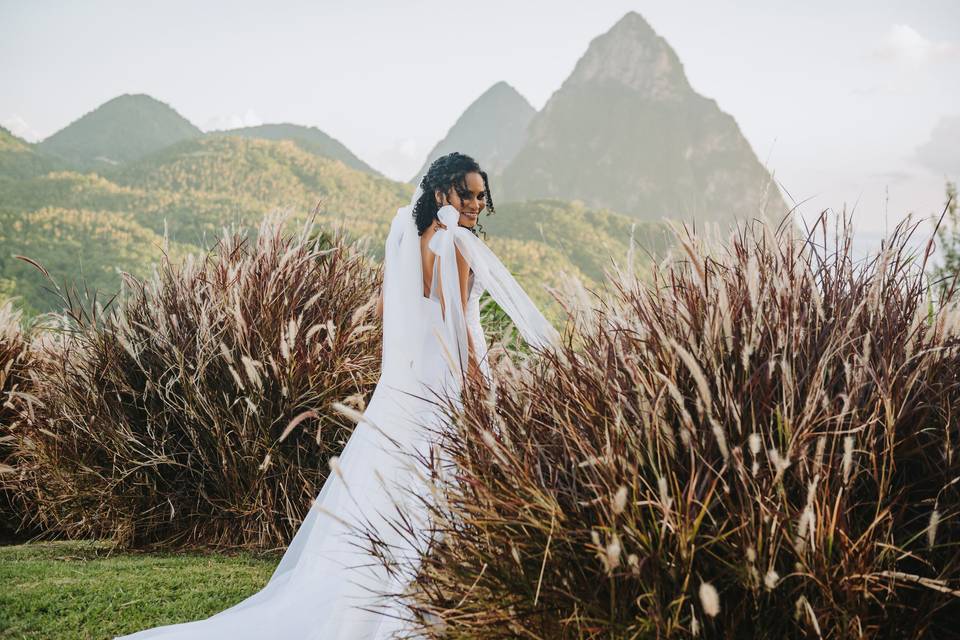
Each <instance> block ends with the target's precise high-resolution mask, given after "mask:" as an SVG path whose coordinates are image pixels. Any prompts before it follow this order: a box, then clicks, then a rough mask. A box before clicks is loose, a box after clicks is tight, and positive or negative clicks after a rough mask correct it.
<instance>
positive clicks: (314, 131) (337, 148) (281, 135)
mask: <svg viewBox="0 0 960 640" xmlns="http://www.w3.org/2000/svg"><path fill="white" fill-rule="evenodd" d="M213 135H228V136H236V137H239V138H259V139H261V140H290V141H292V142H294V143H296V145H297V146H298V147H300V148H301V149H303V150H304V151H307V152H309V153H312V154H314V155H317V156H320V157H322V158H327V159H330V160H339V161H340V162H342V163H343V164H345V165H347V166H348V167H350V168H352V169H357V170H358V171H363V172H365V173H369V174H372V175H375V176H380V175H381V174H380V172H379V171H377V170H376V169H374V168H373V167H371V166H370V165H368V164H367V163H366V162H364V161H363V160H361V159H360V158H358V157H357V156H356V155H354V153H353V152H352V151H350V150H349V149H348V148H347V147H345V146H344V145H343V144H342V143H341V142H340V141H339V140H335V139H334V138H331V137H330V136H328V135H327V134H326V133H324V132H323V131H321V130H320V129H318V128H316V127H304V126H301V125H297V124H262V125H259V126H256V127H244V128H241V129H229V130H227V131H219V132H215V133H214V134H213Z"/></svg>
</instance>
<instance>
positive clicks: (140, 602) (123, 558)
mask: <svg viewBox="0 0 960 640" xmlns="http://www.w3.org/2000/svg"><path fill="white" fill-rule="evenodd" d="M278 561H279V555H273V556H263V555H261V556H257V555H254V554H250V553H244V554H231V555H226V554H223V553H217V554H213V553H189V554H186V553H181V554H169V553H151V554H143V553H126V552H123V553H121V552H113V553H110V551H109V546H108V545H106V544H104V543H94V542H89V543H85V542H41V543H32V544H25V545H10V546H0V638H2V639H3V640H14V639H17V640H21V639H22V640H27V639H30V640H40V639H43V640H48V639H52V638H56V639H58V640H61V639H62V640H79V639H81V638H82V639H84V640H102V639H110V638H112V637H114V636H115V635H118V634H123V633H131V632H133V631H138V630H140V629H145V628H147V627H154V626H157V625H160V624H169V623H172V622H183V621H186V620H195V619H198V618H205V617H208V616H210V615H213V614H214V613H217V612H218V611H221V610H223V609H225V608H227V607H228V606H230V605H232V604H234V603H236V602H239V601H240V600H242V599H243V598H244V597H246V596H248V595H250V594H252V593H254V592H256V591H257V590H259V589H260V588H261V587H263V585H265V584H266V583H267V580H268V579H269V578H270V574H272V573H273V569H274V567H275V566H276V564H277V562H278Z"/></svg>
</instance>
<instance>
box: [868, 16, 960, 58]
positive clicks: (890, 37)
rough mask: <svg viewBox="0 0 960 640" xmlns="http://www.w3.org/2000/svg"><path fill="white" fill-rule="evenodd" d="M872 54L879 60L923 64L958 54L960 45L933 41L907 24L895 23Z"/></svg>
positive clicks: (959, 54) (959, 53)
mask: <svg viewBox="0 0 960 640" xmlns="http://www.w3.org/2000/svg"><path fill="white" fill-rule="evenodd" d="M873 56H874V57H875V58H877V59H880V60H888V61H890V60H892V61H896V62H906V63H912V64H923V63H926V62H934V61H937V60H943V59H947V58H954V57H958V56H960V45H958V44H957V43H956V42H948V41H942V42H934V41H932V40H930V39H928V38H926V37H925V36H924V35H923V34H921V33H920V32H919V31H917V30H916V29H914V28H913V27H911V26H910V25H908V24H895V25H893V26H892V27H890V30H889V31H888V32H887V35H886V37H885V38H884V40H883V43H882V44H881V45H880V46H879V47H878V48H877V49H875V50H874V52H873Z"/></svg>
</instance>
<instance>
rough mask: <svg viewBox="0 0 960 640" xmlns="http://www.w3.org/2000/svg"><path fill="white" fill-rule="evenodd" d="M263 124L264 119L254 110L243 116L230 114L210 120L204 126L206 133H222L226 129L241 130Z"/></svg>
mask: <svg viewBox="0 0 960 640" xmlns="http://www.w3.org/2000/svg"><path fill="white" fill-rule="evenodd" d="M261 124H263V118H261V117H260V116H259V115H257V112H256V111H254V110H253V109H247V111H246V112H245V113H244V114H243V115H237V114H230V115H219V116H213V117H212V118H209V119H208V120H207V121H206V123H205V124H204V126H203V130H204V131H222V130H224V129H241V128H243V127H257V126H260V125H261Z"/></svg>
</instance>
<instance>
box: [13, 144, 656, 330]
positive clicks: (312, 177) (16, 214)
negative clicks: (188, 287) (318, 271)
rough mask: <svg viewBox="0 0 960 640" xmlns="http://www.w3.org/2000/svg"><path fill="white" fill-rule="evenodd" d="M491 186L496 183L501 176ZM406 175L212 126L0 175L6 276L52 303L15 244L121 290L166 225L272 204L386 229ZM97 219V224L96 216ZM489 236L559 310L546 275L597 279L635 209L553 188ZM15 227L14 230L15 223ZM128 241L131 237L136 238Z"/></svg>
mask: <svg viewBox="0 0 960 640" xmlns="http://www.w3.org/2000/svg"><path fill="white" fill-rule="evenodd" d="M493 189H494V192H495V194H496V189H497V185H496V183H494V184H493ZM410 194H411V187H410V185H408V184H404V183H400V182H394V181H392V180H389V179H387V178H383V177H378V176H374V175H371V174H369V173H367V172H363V171H359V170H356V169H352V168H350V167H347V166H346V165H344V163H342V162H340V161H337V160H330V159H327V158H323V157H320V156H317V155H315V154H313V153H309V152H307V151H304V150H303V148H301V147H300V146H299V145H297V144H296V143H294V142H291V141H287V140H282V141H269V140H261V139H247V138H238V137H231V136H223V135H219V136H203V137H199V138H194V139H191V140H185V141H182V142H179V143H176V144H174V145H171V146H169V147H167V148H165V149H162V150H160V151H157V152H155V153H152V154H149V155H148V156H145V157H143V158H141V159H139V160H136V161H133V162H129V163H127V164H125V165H123V166H121V167H116V168H112V169H110V170H107V171H104V172H102V175H98V174H93V173H88V174H81V173H77V172H71V171H56V172H50V173H48V174H46V175H42V176H35V177H32V178H25V179H21V180H5V181H0V216H2V218H0V226H2V227H3V229H4V230H5V233H4V234H3V236H2V237H0V259H2V260H3V261H2V262H0V278H5V279H6V281H7V282H9V281H10V280H11V279H12V280H13V281H15V284H16V293H17V294H19V295H22V296H24V297H25V300H26V302H27V303H28V305H30V308H32V309H36V310H41V311H45V310H48V309H51V308H53V307H52V305H53V304H54V302H55V301H54V300H53V298H51V297H50V296H48V295H44V294H43V291H42V283H41V281H40V280H41V278H40V277H39V275H38V274H31V272H32V271H35V269H33V268H32V267H29V265H26V263H23V262H22V261H12V260H11V255H12V254H14V253H16V254H20V255H26V256H29V257H31V258H34V259H37V260H38V261H40V262H41V263H43V264H45V265H47V266H48V268H49V269H50V271H51V273H52V274H54V276H55V278H56V279H57V281H58V282H59V281H60V279H62V277H64V276H68V277H71V278H72V277H76V276H77V275H78V274H80V273H81V270H80V264H81V263H82V265H83V269H82V274H84V276H85V277H88V278H89V279H90V280H91V282H93V283H94V284H95V285H96V286H98V287H100V288H102V289H104V290H106V291H116V290H117V288H118V287H119V282H120V277H119V272H118V270H126V271H130V272H131V273H135V274H138V275H143V274H146V273H148V272H149V268H148V264H149V262H150V261H151V260H152V259H155V258H158V257H159V255H160V254H159V249H158V247H159V245H160V241H161V239H162V238H163V237H164V235H166V237H168V238H169V239H170V240H171V242H172V243H173V245H174V247H175V248H176V251H178V252H180V253H181V254H182V253H185V252H186V251H188V250H190V249H191V248H192V247H200V246H209V244H210V243H211V242H212V241H213V240H214V239H215V238H216V237H218V236H219V235H220V234H221V229H222V227H223V225H225V224H231V223H239V224H252V225H255V224H257V223H258V222H259V221H260V219H261V218H262V216H263V215H264V214H265V213H268V212H270V211H272V210H275V209H277V208H283V207H287V208H290V209H291V210H292V216H291V223H292V224H299V223H302V222H303V221H304V220H306V219H307V217H308V216H309V215H310V214H311V212H312V211H313V210H314V209H315V208H317V206H318V204H319V208H318V209H317V211H318V213H317V220H318V221H319V222H321V223H324V224H330V225H336V226H341V227H342V228H344V229H345V230H346V231H347V232H348V233H349V234H351V235H352V236H354V237H357V238H360V237H365V238H368V239H369V245H368V248H369V251H370V252H371V253H372V254H373V255H374V256H376V257H378V258H379V257H381V256H382V253H383V242H384V240H385V239H386V234H387V231H388V228H389V224H390V221H391V220H392V219H393V216H394V214H395V213H396V210H397V208H398V207H400V206H403V205H404V204H406V203H407V202H409V199H410ZM98 223H99V224H98ZM482 224H483V228H484V230H485V232H486V241H487V242H488V243H489V244H490V246H491V247H492V248H493V249H494V251H495V252H497V254H498V255H500V257H501V259H502V260H503V261H504V263H505V264H506V265H507V266H508V267H509V268H510V269H511V271H513V273H515V274H516V275H517V277H518V279H519V280H520V281H521V282H522V283H523V284H524V286H525V287H526V288H527V289H528V291H530V293H531V295H533V296H534V298H535V299H536V300H537V301H538V302H540V303H541V304H544V305H545V306H546V307H547V311H548V313H550V314H551V315H554V316H556V315H557V311H558V308H557V307H555V306H552V302H551V300H552V298H551V297H550V294H549V293H548V292H547V290H546V288H545V287H549V286H556V285H559V284H560V283H561V282H562V280H563V278H564V277H566V275H565V274H569V275H573V276H577V277H580V278H582V279H583V280H584V281H585V282H586V283H587V284H588V286H590V285H593V284H596V283H598V282H599V281H600V279H601V278H602V275H603V269H604V267H607V266H609V263H610V259H611V258H616V259H618V260H622V258H623V256H625V254H626V248H627V244H628V239H629V237H630V230H631V226H632V225H634V224H636V223H635V221H633V220H631V219H630V218H628V217H626V216H623V215H621V214H618V213H614V212H611V211H606V210H595V209H591V208H587V207H585V206H584V205H583V204H581V203H567V202H562V201H558V200H545V201H536V202H504V203H500V204H498V207H497V213H496V214H495V215H492V216H484V218H483V219H482ZM636 226H637V228H636V237H637V238H638V240H639V241H640V242H646V243H648V244H650V245H651V246H653V247H659V246H660V235H661V234H660V231H659V229H660V227H659V226H658V225H654V224H642V223H641V224H636ZM6 230H11V231H6ZM130 243H133V244H135V245H136V246H129V245H130Z"/></svg>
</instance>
